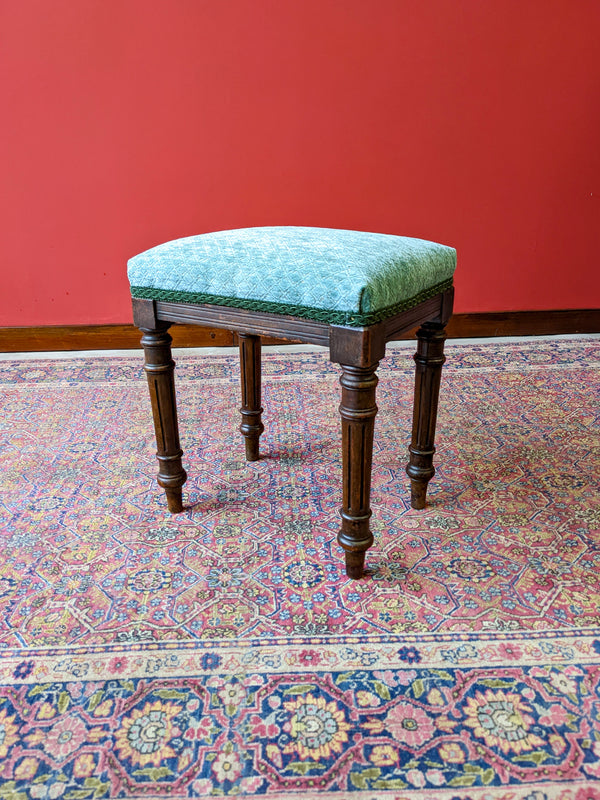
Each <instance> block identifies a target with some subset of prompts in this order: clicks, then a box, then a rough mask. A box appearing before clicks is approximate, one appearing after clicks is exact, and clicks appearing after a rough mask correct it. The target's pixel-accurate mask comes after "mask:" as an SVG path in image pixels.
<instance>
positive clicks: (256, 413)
mask: <svg viewBox="0 0 600 800" xmlns="http://www.w3.org/2000/svg"><path fill="white" fill-rule="evenodd" d="M238 336H239V340H240V372H241V379H242V407H241V408H240V413H241V415H242V423H241V425H240V431H241V432H242V434H243V435H244V437H245V444H246V461H258V459H259V453H258V440H259V439H260V435H261V433H262V432H263V431H264V429H265V427H264V425H263V424H262V420H261V414H262V412H263V410H262V408H261V405H260V395H261V386H260V336H253V335H250V334H246V333H240V334H239V335H238Z"/></svg>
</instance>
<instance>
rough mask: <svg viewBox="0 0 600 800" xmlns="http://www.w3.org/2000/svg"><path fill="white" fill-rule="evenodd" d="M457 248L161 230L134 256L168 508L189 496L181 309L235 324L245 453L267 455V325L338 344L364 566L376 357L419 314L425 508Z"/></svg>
mask: <svg viewBox="0 0 600 800" xmlns="http://www.w3.org/2000/svg"><path fill="white" fill-rule="evenodd" d="M455 266H456V251H455V250H454V249H453V248H451V247H446V246H444V245H441V244H435V243H434V242H428V241H423V240H421V239H411V238H407V237H403V236H394V235H390V234H382V233H367V232H363V231H350V230H337V229H329V228H306V227H264V228H244V229H240V230H227V231H218V232H215V233H205V234H201V235H199V236H190V237H187V238H184V239H176V240H175V241H171V242H167V243H165V244H161V245H159V246H157V247H153V248H152V249H150V250H147V251H145V252H144V253H141V254H140V255H137V256H135V257H134V258H132V259H131V260H130V261H129V264H128V276H129V281H130V284H131V295H132V298H133V316H134V321H135V324H136V325H137V326H138V327H139V328H140V329H141V331H142V333H143V336H142V346H143V348H144V354H145V367H144V368H145V371H146V375H147V378H148V386H149V389H150V398H151V402H152V411H153V416H154V427H155V432H156V442H157V457H158V462H159V472H158V483H159V485H160V486H162V487H163V488H164V490H165V493H166V496H167V503H168V507H169V510H170V511H171V512H173V513H178V512H180V511H182V510H183V504H182V486H183V484H184V483H185V481H186V477H187V476H186V472H185V470H184V468H183V466H182V463H181V456H182V455H183V453H182V450H181V447H180V444H179V432H178V424H177V406H176V397H175V385H174V367H175V364H174V362H173V360H172V358H171V341H172V339H171V336H170V334H169V333H168V329H169V328H170V326H171V325H172V324H173V323H185V324H197V325H205V326H210V327H212V328H225V329H227V330H231V331H235V332H237V334H238V337H239V347H240V359H241V384H242V386H241V395H242V407H241V415H242V422H241V425H240V430H241V432H242V434H243V435H244V437H245V449H246V459H247V460H249V461H255V460H256V459H258V457H259V437H260V435H261V433H262V432H263V430H264V427H263V423H262V420H261V414H262V410H263V409H262V408H261V370H260V352H261V336H269V337H275V338H277V339H283V340H293V341H300V342H306V343H310V344H317V345H324V346H325V347H328V348H329V357H330V359H331V361H333V362H335V363H338V364H340V366H341V376H340V383H341V386H342V401H341V405H340V414H341V422H342V462H343V477H342V507H341V510H340V514H341V517H342V523H341V530H340V532H339V534H338V541H339V543H340V545H341V546H342V547H343V548H344V551H345V560H346V573H347V575H348V576H349V577H350V578H360V577H362V575H363V568H364V560H365V552H366V551H367V550H368V548H369V547H370V546H371V544H372V543H373V535H372V534H371V531H370V528H369V519H370V517H371V506H370V489H371V462H372V453H373V428H374V421H375V415H376V413H377V405H376V404H375V387H376V386H377V375H376V370H377V366H378V364H379V361H380V360H381V359H382V358H383V357H384V355H385V346H386V343H387V342H389V341H390V340H393V339H394V338H397V337H398V335H399V334H401V333H404V332H406V331H408V330H411V329H413V328H415V327H417V326H419V327H418V330H417V340H418V343H417V352H416V354H415V357H414V358H415V362H416V383H415V396H414V409H413V427H412V441H411V444H410V446H409V463H408V466H407V467H406V471H407V473H408V475H409V477H410V481H411V504H412V507H413V508H424V506H425V497H426V492H427V484H428V482H429V480H430V479H431V478H432V477H433V475H434V473H435V468H434V466H433V455H434V453H435V447H434V435H435V425H436V417H437V406H438V395H439V386H440V376H441V370H442V364H443V363H444V360H445V359H444V340H445V332H444V328H445V326H446V324H447V322H448V320H449V319H450V316H451V314H452V301H453V288H452V278H453V274H454V269H455Z"/></svg>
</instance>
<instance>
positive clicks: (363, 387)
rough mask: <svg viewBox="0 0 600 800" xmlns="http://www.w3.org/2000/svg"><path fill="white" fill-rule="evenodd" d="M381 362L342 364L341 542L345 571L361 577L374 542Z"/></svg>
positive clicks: (339, 537)
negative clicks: (377, 398) (375, 438)
mask: <svg viewBox="0 0 600 800" xmlns="http://www.w3.org/2000/svg"><path fill="white" fill-rule="evenodd" d="M377 366H378V364H377V363H376V364H374V365H372V366H370V367H366V368H363V367H351V366H347V365H345V364H342V375H341V377H340V383H341V385H342V403H341V405H340V414H341V416H342V465H343V501H342V503H343V504H342V508H341V510H340V514H341V516H342V528H341V530H340V532H339V534H338V542H339V543H340V544H341V546H342V547H343V548H344V550H345V551H346V574H347V575H348V577H349V578H362V574H363V568H364V563H365V552H366V551H367V550H368V549H369V547H370V546H371V545H372V544H373V534H372V533H371V531H370V529H369V519H370V517H371V507H370V498H371V463H372V459H373V429H374V427H375V415H376V414H377V406H376V404H375V387H376V386H377V375H376V374H375V370H376V369H377Z"/></svg>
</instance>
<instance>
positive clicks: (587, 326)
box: [0, 308, 600, 353]
mask: <svg viewBox="0 0 600 800" xmlns="http://www.w3.org/2000/svg"><path fill="white" fill-rule="evenodd" d="M447 330H448V336H449V337H450V338H452V339H468V338H473V337H486V336H549V335H554V334H565V333H600V309H594V308H592V309H574V310H572V309H569V310H561V311H506V312H494V313H486V314H455V315H454V316H453V317H452V319H451V320H450V322H449V324H448V329H447ZM171 334H172V336H173V346H174V347H224V346H227V345H234V344H237V337H236V336H235V334H233V333H230V332H229V331H224V330H217V329H213V328H200V327H198V326H196V325H173V327H172V328H171ZM412 335H413V334H412V333H411V334H407V335H404V336H402V337H400V338H403V339H410V338H412ZM274 342H275V340H272V339H270V340H266V339H265V340H264V343H265V344H273V343H274ZM139 346H140V332H139V331H138V330H137V328H135V327H134V326H133V325H48V326H43V327H22V328H2V327H0V352H3V353H25V352H36V351H38V352H49V351H57V350H121V349H137V348H139Z"/></svg>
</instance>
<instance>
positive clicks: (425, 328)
mask: <svg viewBox="0 0 600 800" xmlns="http://www.w3.org/2000/svg"><path fill="white" fill-rule="evenodd" d="M417 339H418V344H417V352H416V353H415V356H414V359H415V363H416V374H415V399H414V409H413V427H412V441H411V444H410V447H409V448H408V450H409V454H410V460H409V463H408V465H407V467H406V472H407V474H408V476H409V477H410V484H411V487H410V491H411V506H412V507H413V508H415V509H422V508H425V502H426V498H427V485H428V483H429V481H430V480H431V478H433V476H434V474H435V467H434V466H433V456H434V454H435V445H434V441H435V425H436V421H437V409H438V399H439V392H440V379H441V376H442V366H443V364H444V361H445V360H446V359H445V357H444V341H445V339H446V334H445V332H444V326H443V325H441V324H439V323H435V322H426V323H425V324H424V325H422V326H421V327H420V328H419V330H418V331H417Z"/></svg>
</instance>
